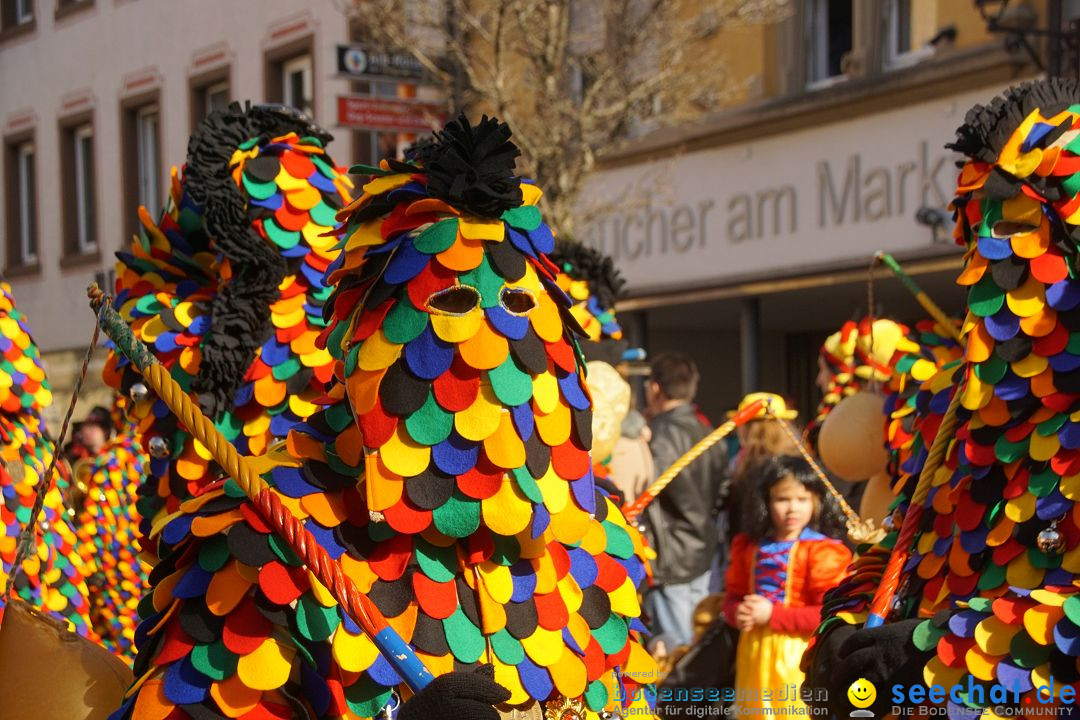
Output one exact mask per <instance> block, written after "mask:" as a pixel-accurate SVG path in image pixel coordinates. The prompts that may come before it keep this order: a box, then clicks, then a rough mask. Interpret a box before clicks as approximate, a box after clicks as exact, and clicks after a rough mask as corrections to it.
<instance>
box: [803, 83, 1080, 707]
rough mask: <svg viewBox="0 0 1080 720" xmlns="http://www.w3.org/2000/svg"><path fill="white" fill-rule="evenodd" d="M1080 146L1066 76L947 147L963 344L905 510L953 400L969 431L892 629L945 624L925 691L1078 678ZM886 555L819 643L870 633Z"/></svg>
mask: <svg viewBox="0 0 1080 720" xmlns="http://www.w3.org/2000/svg"><path fill="white" fill-rule="evenodd" d="M1078 138H1080V86H1078V85H1077V84H1076V83H1075V82H1071V81H1061V80H1054V81H1050V82H1041V83H1034V84H1029V85H1024V86H1020V87H1017V88H1013V89H1011V90H1009V91H1008V92H1006V93H1005V94H1004V95H1003V96H1002V97H999V98H997V99H995V100H994V101H993V102H992V103H991V104H990V105H988V106H985V107H983V106H976V107H975V108H973V109H972V111H971V112H969V114H968V117H967V119H966V123H965V125H964V126H962V127H961V128H960V129H959V130H958V134H957V140H956V142H955V143H954V144H953V145H951V146H950V147H952V148H954V149H956V150H957V151H959V152H961V153H963V154H964V155H965V156H966V157H967V162H966V163H965V164H964V166H963V169H962V171H961V174H960V178H959V181H958V188H957V197H956V200H955V201H954V207H955V209H956V212H957V216H958V222H957V229H956V237H957V240H958V242H960V243H962V244H964V245H965V246H966V248H967V254H966V256H965V267H964V270H963V272H962V273H961V275H960V278H959V280H958V282H959V283H960V284H961V285H963V286H966V287H968V288H969V290H968V309H969V314H968V318H967V320H966V321H965V324H964V336H965V340H966V349H965V356H964V360H963V363H962V364H961V365H960V366H959V367H947V368H946V369H945V370H943V371H942V372H941V373H939V374H937V375H935V376H934V377H933V378H931V379H929V380H927V381H926V382H925V383H923V385H922V389H921V390H920V392H919V394H918V396H917V398H916V407H917V412H918V417H917V420H916V424H915V430H916V434H915V437H914V438H913V441H912V452H911V456H910V458H909V459H908V461H907V462H906V463H905V464H904V466H903V467H902V468H901V469H902V471H903V473H902V475H901V477H900V478H899V480H898V482H899V485H898V491H899V494H900V496H901V503H900V504H901V509H904V506H905V505H906V502H907V498H909V497H910V496H911V493H912V491H913V489H914V486H915V482H916V480H917V478H918V475H919V472H920V471H921V469H922V465H923V463H924V462H925V459H926V455H927V448H928V447H929V446H930V444H931V443H932V442H933V439H934V436H935V435H936V433H937V430H938V427H939V426H940V425H941V422H942V416H943V414H944V413H945V412H946V409H947V407H948V405H949V402H950V398H951V396H952V394H953V393H954V392H957V391H958V392H960V393H962V395H961V407H960V409H959V412H958V419H959V426H958V429H957V431H956V433H955V438H954V439H953V440H951V442H950V446H949V450H948V454H947V456H946V458H947V459H946V462H945V463H944V465H943V467H941V469H940V470H939V471H938V472H937V473H936V474H935V475H934V477H933V478H932V479H931V482H932V487H931V489H930V493H929V495H928V497H927V500H926V503H925V508H926V510H925V512H924V515H923V521H922V523H921V524H920V525H919V533H918V534H917V536H916V538H917V539H916V543H915V546H914V548H913V552H912V554H911V556H910V559H909V561H908V563H907V565H906V566H905V568H904V571H905V572H904V576H903V577H904V578H905V580H904V581H903V582H902V583H901V585H900V588H899V591H898V596H897V600H896V602H895V603H894V609H893V614H892V616H891V618H890V620H891V621H897V620H902V619H904V618H918V617H930V616H931V615H934V617H933V619H932V620H925V621H923V622H922V623H921V624H918V625H916V626H915V627H914V631H913V636H912V637H911V641H913V643H914V645H915V646H916V648H917V649H918V650H921V651H924V652H925V653H926V656H927V657H928V658H929V659H928V661H927V663H926V665H925V669H924V671H923V678H922V679H923V680H924V681H925V682H926V683H927V684H940V685H944V686H946V687H948V686H951V685H954V684H966V682H967V677H968V676H969V675H970V676H971V678H972V679H973V681H974V682H980V681H981V682H983V683H998V684H1001V685H1003V686H1005V687H1007V688H1009V689H1010V691H1011V689H1012V688H1013V687H1018V688H1019V690H1020V692H1021V693H1022V694H1023V695H1026V696H1027V697H1028V698H1029V699H1030V698H1031V697H1032V696H1033V694H1034V690H1035V688H1037V687H1038V686H1040V685H1046V686H1050V685H1051V680H1050V678H1051V676H1052V677H1053V685H1054V687H1055V691H1060V688H1061V687H1062V686H1063V685H1073V686H1074V687H1075V686H1077V684H1078V683H1080V669H1078V665H1077V658H1078V657H1080V596H1077V595H1076V592H1077V578H1078V575H1080V526H1078V518H1080V516H1078V515H1077V512H1076V508H1077V505H1076V500H1077V499H1078V498H1080V343H1078V342H1077V340H1078V339H1080V280H1077V279H1076V271H1077V269H1080V263H1078V247H1080V245H1078V238H1080V229H1078V228H1080V194H1078V191H1080V140H1078ZM891 541H893V542H894V541H895V534H894V535H893V536H892V538H891ZM889 547H890V539H889V538H887V539H886V542H885V544H884V545H883V546H878V547H874V548H869V549H866V550H865V552H864V553H863V555H862V557H861V558H859V559H858V560H856V562H855V564H854V565H853V567H852V570H851V573H850V576H849V578H848V579H847V580H846V581H845V582H844V583H842V584H841V585H840V586H839V587H838V588H837V589H836V590H835V591H834V592H833V593H832V594H831V596H830V597H829V598H828V599H827V602H826V607H825V610H824V611H823V616H825V617H826V618H827V619H826V620H825V621H824V623H823V625H822V628H821V629H820V630H819V633H820V636H821V637H819V640H820V641H821V642H823V643H824V642H825V638H826V637H827V636H828V633H829V632H830V630H833V629H836V625H837V624H841V625H842V624H843V623H855V624H861V623H862V622H863V620H864V619H865V617H866V610H867V606H868V603H869V598H870V596H871V595H872V594H873V592H874V589H875V587H876V584H877V583H879V582H880V579H881V576H880V570H881V565H882V564H883V562H884V558H885V557H886V556H887V554H888V548H889ZM942 611H944V612H942ZM935 613H937V614H936V615H935ZM968 703H969V706H970V707H978V706H979V703H977V702H973V701H972V700H971V699H969V700H968ZM951 704H952V703H951V702H950V705H951Z"/></svg>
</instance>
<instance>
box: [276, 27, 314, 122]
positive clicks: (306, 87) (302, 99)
mask: <svg viewBox="0 0 1080 720" xmlns="http://www.w3.org/2000/svg"><path fill="white" fill-rule="evenodd" d="M314 42H315V41H314V38H312V37H310V36H309V37H307V38H303V39H301V40H297V41H296V42H292V43H289V44H288V45H286V46H284V47H280V48H275V49H273V50H271V51H269V52H268V53H267V54H266V76H265V82H266V101H267V102H271V103H281V104H283V105H289V106H291V107H294V108H297V109H298V110H301V111H303V112H304V113H306V114H307V115H309V116H314V110H315V59H314V58H315V55H314V47H315V44H314Z"/></svg>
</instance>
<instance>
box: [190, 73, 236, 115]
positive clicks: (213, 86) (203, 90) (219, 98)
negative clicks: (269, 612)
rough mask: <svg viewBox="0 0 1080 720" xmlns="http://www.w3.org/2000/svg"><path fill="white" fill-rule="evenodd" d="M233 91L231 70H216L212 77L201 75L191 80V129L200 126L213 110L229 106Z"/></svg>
mask: <svg viewBox="0 0 1080 720" xmlns="http://www.w3.org/2000/svg"><path fill="white" fill-rule="evenodd" d="M231 100H232V91H231V89H230V86H229V71H228V69H225V70H224V71H215V72H214V74H213V76H212V77H211V78H206V77H201V78H195V79H193V80H192V81H191V129H192V130H194V129H195V128H196V127H198V126H199V123H201V122H202V121H203V120H205V119H206V117H207V116H208V115H209V114H210V113H212V112H220V111H223V110H225V109H226V108H228V107H229V102H231Z"/></svg>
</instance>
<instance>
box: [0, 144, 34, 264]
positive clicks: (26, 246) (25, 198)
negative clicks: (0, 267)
mask: <svg viewBox="0 0 1080 720" xmlns="http://www.w3.org/2000/svg"><path fill="white" fill-rule="evenodd" d="M6 150H7V152H6V153H5V155H6V156H7V157H6V158H5V162H6V164H7V179H6V185H7V186H8V187H10V188H11V191H10V192H9V193H7V194H6V200H7V207H6V212H7V218H8V224H7V243H6V245H7V257H6V262H5V264H6V267H7V270H8V271H9V272H10V271H11V270H13V269H21V268H31V267H35V266H36V265H37V262H38V228H37V168H36V153H35V149H34V141H33V139H32V138H24V139H22V140H18V141H9V142H7V143H6Z"/></svg>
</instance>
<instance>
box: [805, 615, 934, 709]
mask: <svg viewBox="0 0 1080 720" xmlns="http://www.w3.org/2000/svg"><path fill="white" fill-rule="evenodd" d="M921 622H923V621H922V620H919V619H918V618H916V619H912V620H901V621H899V622H895V623H889V624H887V625H882V626H881V627H876V628H871V629H866V628H856V627H854V626H851V625H844V626H840V627H838V628H836V629H835V630H833V631H832V632H830V633H828V634H827V635H826V636H825V637H823V638H821V640H820V641H819V645H818V646H817V648H816V651H815V653H814V659H813V667H812V668H811V677H810V678H807V679H808V680H811V679H812V680H813V681H814V682H812V683H811V684H813V685H816V686H824V687H826V688H827V689H828V691H829V701H828V705H829V710H830V711H831V712H832V714H833V715H834V716H835V717H837V718H846V717H848V716H849V715H850V713H851V711H852V710H855V709H856V708H855V707H854V706H852V704H851V703H850V702H849V701H848V696H847V692H848V688H849V687H851V684H852V683H853V682H855V681H856V680H858V679H859V678H866V679H867V680H869V681H870V682H871V683H873V684H874V688H875V689H876V691H877V698H876V699H875V700H874V703H873V704H872V705H871V706H870V707H869V708H867V709H869V710H871V711H872V712H873V713H874V715H875V716H876V717H883V716H884V715H886V714H887V713H888V711H890V710H891V708H892V706H893V698H892V686H893V685H896V684H898V683H899V684H900V685H903V686H904V687H905V688H908V687H911V686H912V685H921V684H922V682H923V667H924V666H925V665H926V662H927V661H928V660H929V659H930V658H931V657H933V655H934V652H933V651H922V650H919V649H918V648H916V647H915V645H914V643H912V641H911V636H912V633H913V632H914V631H915V628H916V626H918V625H919V623H921Z"/></svg>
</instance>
